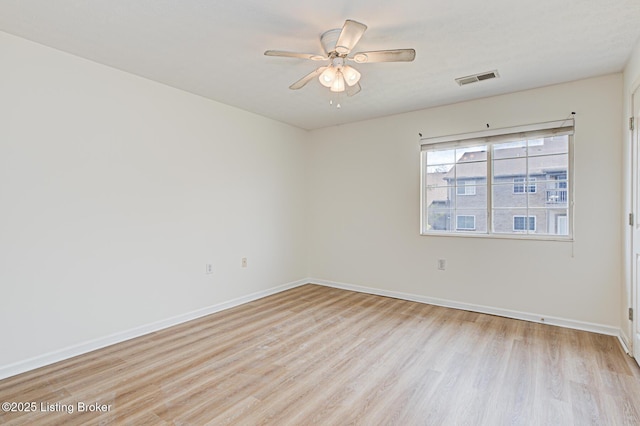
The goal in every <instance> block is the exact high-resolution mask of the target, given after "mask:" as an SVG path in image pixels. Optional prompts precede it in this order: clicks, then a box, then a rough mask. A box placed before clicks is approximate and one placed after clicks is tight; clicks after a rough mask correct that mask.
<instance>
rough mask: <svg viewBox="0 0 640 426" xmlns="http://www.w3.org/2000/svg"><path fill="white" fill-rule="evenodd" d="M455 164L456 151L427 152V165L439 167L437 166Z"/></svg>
mask: <svg viewBox="0 0 640 426" xmlns="http://www.w3.org/2000/svg"><path fill="white" fill-rule="evenodd" d="M455 162H456V150H455V149H445V150H434V151H427V165H428V166H433V165H439V164H455Z"/></svg>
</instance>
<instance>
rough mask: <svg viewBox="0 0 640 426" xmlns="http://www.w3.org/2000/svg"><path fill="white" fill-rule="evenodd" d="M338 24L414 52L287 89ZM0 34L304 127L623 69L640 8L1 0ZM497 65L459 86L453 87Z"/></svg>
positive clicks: (378, 44) (629, 0) (602, 0)
mask: <svg viewBox="0 0 640 426" xmlns="http://www.w3.org/2000/svg"><path fill="white" fill-rule="evenodd" d="M345 19H354V20H356V21H360V22H363V23H365V24H367V25H368V27H369V29H368V30H367V31H366V33H365V34H364V36H363V38H362V39H361V41H360V43H359V44H358V46H357V47H356V49H355V51H362V50H383V49H394V48H414V49H416V52H417V53H416V60H415V61H414V62H411V63H376V64H361V65H357V68H358V70H359V71H360V72H361V73H362V80H361V85H362V92H360V93H359V94H357V95H356V96H354V97H351V98H345V99H343V100H342V102H341V104H342V108H341V109H339V110H338V109H336V108H332V107H330V106H329V100H330V98H331V96H330V92H329V90H328V89H326V88H324V87H322V86H321V85H320V84H319V83H318V82H317V81H312V82H311V83H309V84H308V85H307V86H306V87H304V88H303V89H301V90H298V91H293V90H289V88H288V87H289V85H290V84H291V83H293V82H294V81H296V80H298V79H299V78H301V77H302V76H304V75H305V74H307V73H309V72H311V71H312V70H313V69H315V68H316V67H317V66H319V63H317V62H313V61H308V60H302V59H291V58H274V57H266V56H264V55H263V52H264V51H265V50H267V49H276V50H289V51H300V52H309V53H316V52H318V53H319V52H322V49H321V47H320V40H319V36H320V34H322V33H323V32H324V31H326V30H329V29H332V28H340V27H342V25H343V23H344V21H345ZM0 30H2V31H5V32H7V33H10V34H14V35H17V36H20V37H24V38H26V39H29V40H33V41H36V42H38V43H41V44H44V45H47V46H50V47H54V48H56V49H60V50H62V51H66V52H70V53H72V54H75V55H78V56H81V57H84V58H87V59H90V60H93V61H96V62H99V63H102V64H105V65H109V66H112V67H115V68H118V69H121V70H125V71H128V72H131V73H133V74H137V75H140V76H143V77H146V78H149V79H152V80H156V81H159V82H162V83H165V84H168V85H170V86H174V87H177V88H180V89H183V90H186V91H189V92H192V93H196V94H199V95H202V96H204V97H207V98H210V99H214V100H216V101H219V102H223V103H225V104H228V105H233V106H236V107H238V108H241V109H244V110H247V111H251V112H254V113H256V114H260V115H263V116H266V117H270V118H273V119H276V120H279V121H282V122H285V123H290V124H292V125H294V126H298V127H301V128H304V129H316V128H321V127H325V126H330V125H335V124H341V123H347V122H352V121H358V120H364V119H368V118H374V117H380V116H385V115H390V114H396V113H401V112H407V111H412V110H417V109H422V108H427V107H432V106H436V105H443V104H450V103H454V102H459V101H463V100H468V99H474V98H479V97H486V96H491V95H497V94H501V93H507V92H513V91H518V90H524V89H528V88H533V87H539V86H544V85H550V84H555V83H561V82H565V81H571V80H577V79H581V78H586V77H591V76H596V75H602V74H608V73H612V72H619V71H621V70H622V69H623V67H624V65H625V63H626V61H627V59H628V57H629V54H630V52H631V49H632V47H633V46H634V44H635V42H636V40H638V38H639V37H640V1H638V0H562V1H558V0H529V1H521V0H485V1H482V2H479V1H477V0H449V1H444V0H439V1H435V0H431V1H426V0H421V1H418V0H396V1H393V2H391V1H382V0H350V1H347V0H324V1H322V2H302V1H300V0H272V1H265V0H238V1H231V0H173V1H170V0H84V1H81V0H2V1H0ZM493 69H497V70H498V72H499V74H500V76H501V77H500V78H499V79H495V80H489V81H484V82H481V83H477V84H473V85H469V86H464V87H459V86H458V85H457V84H456V83H455V82H454V78H456V77H462V76H466V75H469V74H474V73H479V72H484V71H490V70H493Z"/></svg>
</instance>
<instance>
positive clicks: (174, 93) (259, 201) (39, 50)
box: [0, 33, 307, 369]
mask: <svg viewBox="0 0 640 426" xmlns="http://www.w3.org/2000/svg"><path fill="white" fill-rule="evenodd" d="M0 62H1V64H0V292H1V294H0V325H1V326H2V344H1V346H2V350H0V367H2V366H6V365H9V364H12V363H16V362H20V361H24V360H25V359H29V358H31V357H38V356H42V355H43V354H47V353H51V352H55V351H58V350H61V349H64V348H68V347H70V346H73V345H78V344H82V343H84V342H87V341H90V340H91V339H100V338H103V337H104V336H108V335H110V334H113V333H120V332H123V331H126V330H130V329H133V328H136V327H140V326H143V325H146V324H150V323H153V322H155V321H160V320H165V319H167V318H171V317H173V316H176V315H181V314H184V313H188V312H192V311H194V310H198V309H201V308H203V307H207V306H211V305H215V304H218V303H221V302H225V301H229V300H232V299H234V298H237V297H243V296H246V295H249V294H252V293H256V292H261V291H265V290H268V289H271V288H274V287H276V286H279V285H284V284H287V283H291V282H293V281H295V280H299V279H301V278H304V277H305V276H306V268H305V262H306V253H305V246H306V238H305V237H306V231H305V229H306V223H305V217H306V216H305V212H306V210H305V204H306V203H305V196H306V195H305V194H306V188H305V183H304V182H305V170H306V164H305V161H306V147H305V144H304V140H305V138H306V135H307V133H306V132H305V131H302V130H299V129H296V128H293V127H290V126H287V125H284V124H281V123H278V122H275V121H272V120H269V119H266V118H263V117H260V116H257V115H253V114H250V113H247V112H244V111H241V110H238V109H235V108H232V107H229V106H226V105H222V104H219V103H216V102H212V101H210V100H206V99H204V98H201V97H198V96H194V95H191V94H188V93H185V92H182V91H179V90H176V89H173V88H170V87H167V86H164V85H161V84H158V83H155V82H151V81H149V80H145V79H142V78H138V77H136V76H133V75H130V74H127V73H124V72H121V71H118V70H115V69H112V68H108V67H105V66H102V65H98V64H96V63H93V62H89V61H86V60H83V59H80V58H77V57H74V56H71V55H68V54H65V53H62V52H59V51H56V50H53V49H50V48H47V47H44V46H41V45H37V44H34V43H31V42H29V41H26V40H23V39H20V38H16V37H13V36H10V35H8V34H5V33H0ZM245 256H246V257H248V264H249V265H248V266H249V267H248V268H247V269H241V268H240V261H241V258H242V257H245ZM208 262H211V263H213V264H214V270H215V271H214V274H212V275H205V273H204V272H205V264H206V263H208ZM0 369H1V368H0Z"/></svg>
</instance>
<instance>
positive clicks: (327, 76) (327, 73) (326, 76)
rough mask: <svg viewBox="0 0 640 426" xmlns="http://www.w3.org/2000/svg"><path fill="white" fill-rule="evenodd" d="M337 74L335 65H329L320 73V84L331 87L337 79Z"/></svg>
mask: <svg viewBox="0 0 640 426" xmlns="http://www.w3.org/2000/svg"><path fill="white" fill-rule="evenodd" d="M336 74H337V70H336V69H335V68H334V67H332V66H329V67H327V69H326V70H324V71H323V72H322V74H320V76H318V80H320V84H322V85H323V86H324V87H331V86H332V85H333V83H334V81H335V80H336Z"/></svg>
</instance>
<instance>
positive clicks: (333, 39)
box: [320, 28, 342, 55]
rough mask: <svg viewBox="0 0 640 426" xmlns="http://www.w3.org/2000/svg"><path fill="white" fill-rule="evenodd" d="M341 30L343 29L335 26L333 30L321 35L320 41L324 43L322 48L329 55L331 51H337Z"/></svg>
mask: <svg viewBox="0 0 640 426" xmlns="http://www.w3.org/2000/svg"><path fill="white" fill-rule="evenodd" d="M341 31H342V29H340V28H335V29H333V30H329V31H326V32H324V33H323V34H322V35H321V36H320V43H322V48H323V49H324V51H325V52H326V53H327V55H328V54H330V53H331V52H335V50H336V43H337V42H338V37H340V32H341Z"/></svg>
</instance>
